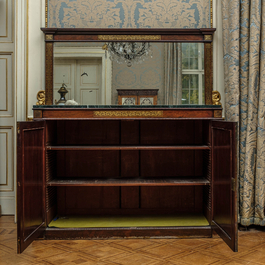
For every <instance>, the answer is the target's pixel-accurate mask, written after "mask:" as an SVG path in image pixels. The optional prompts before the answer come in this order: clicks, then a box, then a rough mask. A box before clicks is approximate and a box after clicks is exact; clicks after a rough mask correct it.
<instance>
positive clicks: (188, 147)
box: [46, 145, 210, 151]
mask: <svg viewBox="0 0 265 265" xmlns="http://www.w3.org/2000/svg"><path fill="white" fill-rule="evenodd" d="M46 149H47V150H55V151H63V150H69V151H70V150H71V151H78V150H80V151H86V150H87V151H95V150H102V151H104V150H106V151H111V150H114V151H115V150H210V147H209V146H207V145H176V146H172V145H171V146H166V145H164V146H146V145H145V146H139V145H138V146H82V145H81V146H77V145H73V146H69V145H60V146H54V145H49V146H47V147H46Z"/></svg>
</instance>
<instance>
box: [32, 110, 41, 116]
mask: <svg viewBox="0 0 265 265" xmlns="http://www.w3.org/2000/svg"><path fill="white" fill-rule="evenodd" d="M33 115H34V118H42V110H34V112H33Z"/></svg>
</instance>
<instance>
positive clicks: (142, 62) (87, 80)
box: [53, 42, 205, 105]
mask: <svg viewBox="0 0 265 265" xmlns="http://www.w3.org/2000/svg"><path fill="white" fill-rule="evenodd" d="M134 44H135V46H137V45H138V46H137V47H135V46H133V43H126V44H125V43H122V42H116V43H105V42H83V43H82V42H63V43H58V42H57V43H55V44H54V60H53V62H54V67H53V68H54V77H53V80H54V85H53V88H54V89H53V99H54V102H53V103H54V104H56V103H57V102H58V101H59V100H60V93H58V91H59V89H60V88H61V87H62V85H63V84H64V86H65V87H66V89H67V91H68V93H67V94H66V95H65V99H66V100H75V101H76V102H77V103H78V104H81V105H121V104H122V105H156V104H157V105H180V104H199V105H203V104H205V89H204V88H205V86H204V44H203V43H176V42H171V43H167V42H152V43H142V42H141V43H134ZM124 46H126V47H124ZM126 49H127V50H126ZM132 49H134V51H131V50H132ZM127 51H128V52H127ZM129 57H130V58H129Z"/></svg>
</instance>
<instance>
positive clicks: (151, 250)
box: [0, 216, 265, 265]
mask: <svg viewBox="0 0 265 265" xmlns="http://www.w3.org/2000/svg"><path fill="white" fill-rule="evenodd" d="M16 236H17V235H16V225H15V224H14V217H12V216H2V217H0V265H6V264H8V265H31V264H37V265H38V264H44V265H46V264H47V265H48V264H49V265H51V264H52V265H60V264H65V265H87V264H98V265H101V264H105V265H114V264H116V265H117V264H122V265H138V264H140V265H145V264H146V265H159V264H163V265H164V264H165V265H168V264H172V265H173V264H179V265H191V264H196V265H209V264H214V265H223V264H227V265H261V264H265V232H264V230H263V231H262V230H259V231H258V230H250V231H245V232H243V231H239V252H238V253H234V252H232V251H231V250H230V249H229V248H228V247H227V246H226V244H225V243H224V242H223V241H222V240H221V239H220V238H219V237H218V236H215V237H214V238H209V239H177V240H176V239H122V240H120V239H117V240H37V241H34V242H33V244H31V245H30V246H29V247H28V248H27V249H26V250H25V251H24V252H23V253H22V254H16Z"/></svg>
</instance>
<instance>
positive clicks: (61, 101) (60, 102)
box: [55, 83, 68, 105]
mask: <svg viewBox="0 0 265 265" xmlns="http://www.w3.org/2000/svg"><path fill="white" fill-rule="evenodd" d="M58 93H59V94H60V99H59V100H58V101H57V102H56V103H55V104H56V105H65V103H66V99H65V95H66V94H67V93H68V90H67V89H66V84H65V83H62V86H61V87H60V89H59V90H58Z"/></svg>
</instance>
